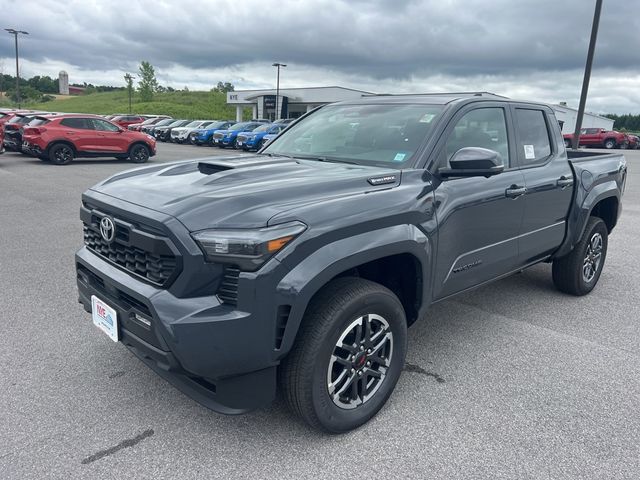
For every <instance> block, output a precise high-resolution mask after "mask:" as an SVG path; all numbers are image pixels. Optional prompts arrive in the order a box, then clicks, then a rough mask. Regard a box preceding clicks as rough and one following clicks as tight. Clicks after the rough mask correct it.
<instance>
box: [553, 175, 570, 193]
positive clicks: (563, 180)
mask: <svg viewBox="0 0 640 480" xmlns="http://www.w3.org/2000/svg"><path fill="white" fill-rule="evenodd" d="M556 185H558V186H559V187H562V189H563V190H564V189H565V188H567V187H571V186H572V185H573V177H565V176H564V175H563V176H561V177H560V178H559V179H558V181H557V182H556Z"/></svg>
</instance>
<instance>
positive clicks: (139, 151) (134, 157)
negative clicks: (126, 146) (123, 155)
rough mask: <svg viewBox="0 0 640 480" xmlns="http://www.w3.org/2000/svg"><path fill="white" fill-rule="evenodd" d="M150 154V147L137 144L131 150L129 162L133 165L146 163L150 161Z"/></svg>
mask: <svg viewBox="0 0 640 480" xmlns="http://www.w3.org/2000/svg"><path fill="white" fill-rule="evenodd" d="M149 154H150V152H149V147H147V146H146V145H142V144H141V143H137V144H135V145H134V146H133V147H131V150H129V160H131V161H132V162H133V163H145V162H146V161H147V160H149Z"/></svg>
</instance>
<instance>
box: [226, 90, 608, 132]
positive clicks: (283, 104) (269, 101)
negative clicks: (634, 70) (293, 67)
mask: <svg viewBox="0 0 640 480" xmlns="http://www.w3.org/2000/svg"><path fill="white" fill-rule="evenodd" d="M276 93H278V95H277V96H276ZM365 95H374V94H373V93H372V92H365V91H363V90H355V89H353V88H345V87H335V86H333V87H307V88H281V89H280V90H279V91H278V92H276V90H275V89H273V90H237V91H234V92H228V93H227V104H229V105H235V106H236V121H238V122H240V121H242V116H243V115H242V114H243V111H244V109H245V108H252V117H251V118H265V119H268V120H275V119H276V118H297V117H299V116H301V115H304V114H305V113H306V112H308V111H310V110H312V109H313V108H315V107H317V106H319V105H326V104H327V103H333V102H340V101H343V100H354V99H357V98H361V97H363V96H365ZM437 95H442V93H440V94H437ZM492 95H495V94H492ZM497 96H500V95H497ZM503 98H506V97H503ZM549 106H550V107H551V108H553V110H554V111H555V113H556V117H557V119H558V121H559V122H560V125H562V133H573V130H574V129H575V125H576V118H577V117H578V110H577V109H575V108H571V107H568V106H567V104H566V103H564V102H562V103H560V104H558V105H555V104H553V105H551V104H550V105H549ZM278 110H279V115H276V111H278ZM582 127H583V128H604V129H606V130H612V129H613V120H611V119H610V118H606V117H602V116H600V115H596V114H594V113H587V112H585V114H584V118H583V120H582Z"/></svg>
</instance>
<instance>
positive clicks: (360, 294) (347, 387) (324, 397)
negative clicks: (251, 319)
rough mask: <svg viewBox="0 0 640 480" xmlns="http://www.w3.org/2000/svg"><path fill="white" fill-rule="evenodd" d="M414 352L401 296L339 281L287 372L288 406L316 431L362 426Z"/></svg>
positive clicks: (303, 331)
mask: <svg viewBox="0 0 640 480" xmlns="http://www.w3.org/2000/svg"><path fill="white" fill-rule="evenodd" d="M406 350H407V322H406V318H405V313H404V309H403V307H402V304H401V303H400V301H399V300H398V298H397V297H396V296H395V295H394V294H393V292H391V291H390V290H389V289H387V288H385V287H383V286H382V285H379V284H377V283H374V282H370V281H368V280H364V279H360V278H339V279H336V280H334V281H332V282H331V283H329V284H328V285H327V286H326V287H324V288H323V289H322V290H321V291H320V292H319V293H318V294H317V295H316V296H315V297H314V299H313V300H312V301H311V303H310V304H309V307H308V310H307V312H306V314H305V316H304V319H303V322H302V325H301V327H300V331H299V332H298V336H297V338H296V343H295V344H294V346H293V349H292V350H291V352H290V353H289V355H288V356H287V358H286V359H285V360H284V362H283V364H282V366H281V368H280V380H281V385H282V388H283V390H284V392H285V396H286V399H287V402H288V404H289V406H290V408H291V409H292V410H293V411H294V412H295V413H296V414H298V415H299V416H300V417H301V418H302V419H303V420H304V421H305V422H307V423H308V424H309V425H311V426H312V427H314V428H318V429H321V430H325V431H328V432H333V433H340V432H346V431H349V430H352V429H354V428H357V427H359V426H360V425H362V424H364V423H366V422H367V421H368V420H370V419H371V418H372V417H373V416H375V415H376V413H378V411H379V410H380V409H381V408H382V407H383V406H384V404H385V403H386V401H387V399H388V398H389V396H390V395H391V393H392V392H393V389H394V387H395V385H396V383H397V381H398V378H399V377H400V374H401V372H402V368H403V366H404V359H405V355H406Z"/></svg>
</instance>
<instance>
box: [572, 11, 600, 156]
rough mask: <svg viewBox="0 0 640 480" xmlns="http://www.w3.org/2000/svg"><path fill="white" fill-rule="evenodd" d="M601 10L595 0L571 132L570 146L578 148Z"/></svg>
mask: <svg viewBox="0 0 640 480" xmlns="http://www.w3.org/2000/svg"><path fill="white" fill-rule="evenodd" d="M601 10H602V0H596V10H595V12H594V14H593V25H591V40H590V41H589V52H588V53H587V64H586V65H585V67H584V79H583V80H582V92H581V93H580V106H579V107H578V118H576V129H575V131H574V132H573V138H572V140H571V146H572V147H573V148H578V146H579V144H580V130H581V129H582V117H584V109H585V106H586V103H587V93H588V91H589V80H590V79H591V66H592V65H593V54H594V52H595V49H596V38H597V37H598V26H599V24H600V11H601Z"/></svg>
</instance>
